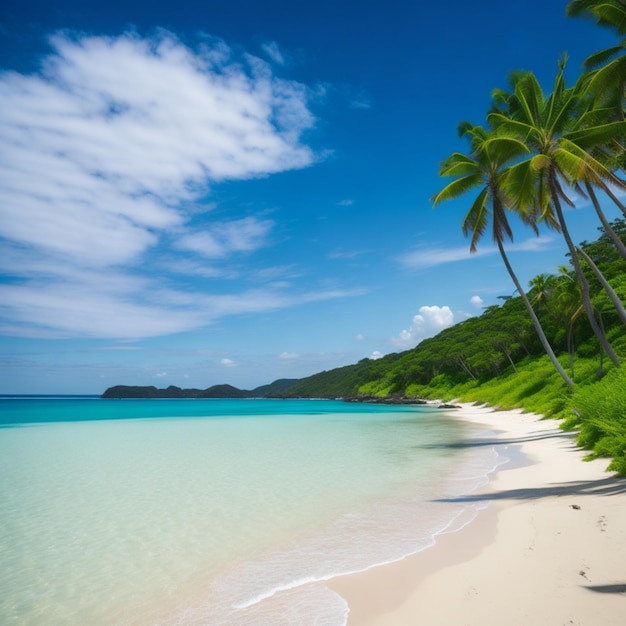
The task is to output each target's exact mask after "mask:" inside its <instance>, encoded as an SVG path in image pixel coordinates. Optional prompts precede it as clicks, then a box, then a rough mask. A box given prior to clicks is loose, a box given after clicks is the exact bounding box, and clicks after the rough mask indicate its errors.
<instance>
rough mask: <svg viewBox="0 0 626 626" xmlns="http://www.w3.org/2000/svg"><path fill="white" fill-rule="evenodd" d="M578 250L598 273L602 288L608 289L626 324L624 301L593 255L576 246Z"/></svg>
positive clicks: (616, 308)
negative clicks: (595, 261) (594, 260)
mask: <svg viewBox="0 0 626 626" xmlns="http://www.w3.org/2000/svg"><path fill="white" fill-rule="evenodd" d="M576 250H577V251H578V252H579V253H580V254H581V255H582V257H583V259H585V261H587V264H588V265H589V267H590V268H591V269H592V270H593V273H594V274H595V275H596V278H597V279H598V280H599V281H600V284H601V285H602V288H603V289H604V291H606V293H607V295H608V296H609V298H610V299H611V302H612V303H613V306H614V307H615V310H616V311H617V316H618V317H619V318H620V320H622V324H626V309H625V308H624V305H623V304H622V301H621V300H620V299H619V296H618V295H617V294H616V293H615V291H614V290H613V287H611V285H610V284H609V282H608V281H607V279H606V278H605V277H604V274H603V273H602V272H601V271H600V270H599V269H598V266H597V265H596V264H595V263H594V262H593V260H592V259H591V257H590V256H589V255H588V254H587V253H586V252H585V251H584V250H583V249H582V248H576Z"/></svg>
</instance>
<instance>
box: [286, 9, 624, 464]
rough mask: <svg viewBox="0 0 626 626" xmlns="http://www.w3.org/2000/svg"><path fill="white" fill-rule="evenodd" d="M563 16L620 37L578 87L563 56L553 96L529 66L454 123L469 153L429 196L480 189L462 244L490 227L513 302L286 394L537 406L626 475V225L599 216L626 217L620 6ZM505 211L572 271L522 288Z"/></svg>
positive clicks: (443, 197)
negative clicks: (581, 205)
mask: <svg viewBox="0 0 626 626" xmlns="http://www.w3.org/2000/svg"><path fill="white" fill-rule="evenodd" d="M566 13H567V15H569V16H571V17H582V18H587V19H591V20H593V21H595V22H596V24H597V25H598V26H600V27H606V28H610V29H612V30H613V31H614V33H615V34H616V35H617V36H618V38H620V40H619V41H618V42H617V43H616V45H615V46H613V47H611V48H609V49H607V50H602V51H599V52H596V53H594V54H592V55H591V56H590V57H589V58H588V59H587V60H586V62H585V64H584V70H583V72H582V73H581V75H580V76H579V77H578V79H577V80H576V81H575V82H574V83H573V84H572V85H568V84H567V82H566V77H565V70H566V64H567V58H566V57H565V56H564V57H563V58H562V59H561V60H560V61H559V62H558V65H557V71H556V76H555V79H554V82H553V85H552V90H551V92H546V91H545V90H544V88H543V87H542V85H541V84H540V82H539V80H538V79H537V77H536V76H535V75H534V74H533V73H532V72H530V71H515V72H512V73H511V76H510V78H509V87H508V88H507V89H499V90H495V91H494V93H493V94H492V95H493V98H492V106H491V109H490V110H489V111H488V112H487V115H486V121H485V124H484V125H475V124H472V123H470V122H461V124H460V125H459V135H460V136H461V137H463V138H465V139H467V141H468V144H469V148H468V151H467V153H463V152H455V153H453V154H452V155H450V156H449V157H448V158H447V159H445V160H444V161H443V162H442V163H441V167H440V175H441V176H442V177H446V178H448V177H449V178H451V179H452V180H451V181H450V182H448V183H447V184H446V185H445V186H444V187H443V189H441V191H439V192H438V193H437V194H436V195H435V196H434V197H433V204H434V205H435V206H439V205H440V204H441V203H444V202H446V201H449V200H452V199H456V198H459V197H463V196H465V195H466V194H468V193H470V192H474V193H475V197H474V199H473V200H471V201H470V204H469V209H468V211H467V213H466V215H465V217H464V219H463V222H462V224H461V228H462V230H463V232H464V234H465V235H466V236H468V237H469V238H470V250H471V251H472V252H474V251H476V249H477V247H478V244H479V242H480V240H481V239H482V237H483V236H484V235H485V233H487V232H489V233H490V235H491V239H492V240H493V242H494V243H495V244H496V245H497V247H498V250H499V252H500V256H501V257H502V261H503V263H504V265H505V267H506V269H507V271H508V273H509V275H510V276H511V279H512V281H513V284H514V286H515V292H514V293H517V294H518V295H517V296H515V297H508V298H505V299H504V302H503V304H502V305H501V306H496V307H489V308H488V309H487V310H486V311H485V312H484V313H483V315H481V316H480V317H476V318H471V319H468V320H467V321H465V322H463V323H462V324H457V325H456V326H454V327H452V328H449V329H446V330H445V331H443V332H442V333H440V334H439V335H437V337H434V338H432V339H427V340H425V341H423V342H422V343H421V344H419V345H418V346H417V347H416V348H415V349H414V350H412V351H409V352H407V353H402V354H392V355H388V356H387V357H385V358H383V359H380V360H377V361H372V360H369V359H364V360H363V361H361V362H360V363H358V364H356V365H354V366H349V367H346V368H341V369H339V370H333V371H331V372H322V373H320V374H317V375H315V376H313V377H311V378H309V379H305V380H303V381H299V382H298V383H296V384H295V385H294V386H293V387H291V388H289V390H288V393H289V394H290V395H298V394H301V395H320V396H325V397H328V396H329V395H337V396H339V395H341V396H345V395H355V394H356V395H359V394H371V395H375V396H385V395H393V394H396V395H409V396H410V395H415V396H418V395H419V396H422V397H433V396H439V397H445V396H447V397H459V398H463V399H475V400H482V401H488V402H492V403H495V404H498V405H500V406H503V405H510V406H524V407H525V408H528V409H529V410H536V409H539V412H541V413H543V414H545V415H549V416H558V417H564V418H567V419H566V422H565V424H566V426H567V427H571V428H574V427H575V428H578V429H580V435H579V441H580V443H581V444H583V445H585V446H586V447H588V448H590V449H592V450H593V454H594V455H609V456H612V457H613V458H614V460H613V462H612V465H611V468H612V469H615V470H617V471H619V472H620V473H626V406H625V405H626V375H625V374H624V370H623V368H622V367H621V366H622V362H623V360H624V358H625V357H626V329H625V326H626V307H625V305H624V303H625V302H626V272H625V271H624V270H625V269H626V265H625V263H626V239H625V237H624V235H625V231H626V227H625V222H624V220H623V219H620V220H615V221H614V222H612V223H611V222H610V221H609V220H608V219H607V217H606V214H605V210H604V208H603V201H608V202H610V203H613V204H614V206H615V207H617V208H618V209H619V210H620V211H621V212H622V213H623V214H624V215H625V216H626V207H625V206H624V204H623V203H622V202H621V200H620V196H621V195H624V191H625V190H626V180H624V169H625V167H626V141H625V140H626V120H625V116H624V97H625V85H626V39H624V36H625V35H626V0H571V1H570V2H569V4H568V5H567V9H566ZM577 198H584V199H588V200H589V201H590V202H591V204H592V206H593V207H594V209H595V211H596V213H597V215H598V219H599V230H600V232H601V236H600V237H599V238H598V240H597V241H595V242H592V243H588V242H581V243H579V244H576V243H575V242H574V241H573V239H572V236H571V234H570V229H569V224H568V220H567V218H566V209H567V208H568V207H571V208H573V207H574V206H575V202H576V199H577ZM512 217H514V218H515V219H516V220H521V223H522V224H524V225H526V226H528V227H529V228H531V229H532V230H533V231H534V232H535V233H537V234H538V233H539V232H540V229H541V228H547V229H551V230H553V231H555V232H557V233H559V234H560V235H561V236H562V237H563V239H564V241H565V244H566V245H567V249H568V261H567V264H566V265H563V266H562V267H561V268H559V272H558V273H557V274H555V275H548V274H542V275H540V276H537V277H535V278H534V279H533V280H532V281H531V283H530V289H529V290H528V292H526V290H524V288H523V286H522V285H521V284H520V281H519V279H518V277H517V275H516V273H515V270H514V268H513V267H512V265H511V263H510V261H509V258H508V256H507V252H506V246H507V243H508V242H511V241H512V240H513V228H512V227H511V221H510V220H511V218H512ZM542 354H543V355H544V356H541V355H542Z"/></svg>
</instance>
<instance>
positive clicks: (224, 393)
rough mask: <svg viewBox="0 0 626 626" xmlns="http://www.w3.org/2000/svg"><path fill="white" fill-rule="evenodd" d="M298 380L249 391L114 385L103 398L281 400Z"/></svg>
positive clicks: (222, 388)
mask: <svg viewBox="0 0 626 626" xmlns="http://www.w3.org/2000/svg"><path fill="white" fill-rule="evenodd" d="M297 382H298V379H290V378H281V379H279V380H275V381H274V382H273V383H271V384H269V385H262V386H261V387H257V388H256V389H253V390H251V391H247V390H245V389H237V387H233V386H232V385H213V386H212V387H208V388H207V389H181V388H180V387H176V386H175V385H170V386H169V387H167V389H157V388H156V387H154V386H152V385H149V386H146V387H141V386H128V385H115V386H114V387H109V388H108V389H107V390H106V391H105V392H104V393H103V394H102V397H103V398H109V399H121V398H281V397H284V395H285V393H286V391H287V390H288V389H290V388H291V387H293V385H295V383H297Z"/></svg>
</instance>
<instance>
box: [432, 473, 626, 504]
mask: <svg viewBox="0 0 626 626" xmlns="http://www.w3.org/2000/svg"><path fill="white" fill-rule="evenodd" d="M625 493H626V478H615V477H608V478H602V479H600V480H575V481H571V482H567V483H558V484H555V485H554V486H551V485H548V486H546V487H530V488H528V489H508V490H505V491H498V492H496V493H485V494H469V495H464V496H458V497H455V498H440V499H437V500H435V502H457V503H459V502H487V501H497V500H536V499H539V498H548V497H552V496H592V495H595V496H615V495H619V494H625Z"/></svg>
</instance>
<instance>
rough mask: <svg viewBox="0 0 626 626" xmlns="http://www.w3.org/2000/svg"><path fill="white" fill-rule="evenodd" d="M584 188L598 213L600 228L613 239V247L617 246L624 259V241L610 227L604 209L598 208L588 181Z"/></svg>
mask: <svg viewBox="0 0 626 626" xmlns="http://www.w3.org/2000/svg"><path fill="white" fill-rule="evenodd" d="M585 190H586V191H587V194H588V195H589V197H590V198H591V202H592V203H593V208H594V209H595V210H596V213H597V214H598V217H599V218H600V221H601V222H602V228H604V232H605V233H606V234H607V235H608V236H609V237H610V238H611V241H613V243H614V244H615V247H616V248H617V251H618V252H619V255H620V256H621V257H622V258H623V259H624V260H626V246H625V245H624V242H623V241H622V240H621V239H620V238H619V236H618V235H617V233H616V232H615V231H614V230H613V229H612V228H611V225H610V224H609V222H608V220H607V219H606V216H605V215H604V211H602V209H601V208H600V203H599V202H598V198H597V197H596V194H595V192H594V190H593V187H592V186H591V185H590V184H589V183H585ZM607 193H608V191H607ZM615 200H616V201H617V198H615Z"/></svg>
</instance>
